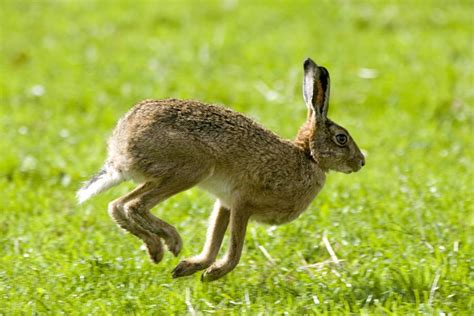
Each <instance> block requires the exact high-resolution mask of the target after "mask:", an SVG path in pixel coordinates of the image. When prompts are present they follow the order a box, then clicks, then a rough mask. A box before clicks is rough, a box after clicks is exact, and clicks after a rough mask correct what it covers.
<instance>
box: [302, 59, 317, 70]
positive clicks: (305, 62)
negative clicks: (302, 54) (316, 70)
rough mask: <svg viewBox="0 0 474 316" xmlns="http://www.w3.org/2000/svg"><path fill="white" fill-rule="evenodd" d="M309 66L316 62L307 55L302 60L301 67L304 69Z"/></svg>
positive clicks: (314, 64)
mask: <svg viewBox="0 0 474 316" xmlns="http://www.w3.org/2000/svg"><path fill="white" fill-rule="evenodd" d="M311 66H312V67H314V66H316V63H315V62H314V61H313V60H312V59H311V58H309V57H308V58H306V59H305V60H304V64H303V67H304V69H308V68H309V67H311Z"/></svg>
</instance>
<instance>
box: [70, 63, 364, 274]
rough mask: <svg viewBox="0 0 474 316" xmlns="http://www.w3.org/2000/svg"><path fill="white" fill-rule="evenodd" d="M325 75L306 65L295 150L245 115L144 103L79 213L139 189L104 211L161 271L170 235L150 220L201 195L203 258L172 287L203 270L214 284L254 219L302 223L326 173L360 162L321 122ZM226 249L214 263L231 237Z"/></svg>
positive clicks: (186, 265)
mask: <svg viewBox="0 0 474 316" xmlns="http://www.w3.org/2000/svg"><path fill="white" fill-rule="evenodd" d="M329 87H330V83H329V73H328V71H327V70H326V69H325V68H324V67H320V66H318V65H317V64H316V63H315V62H314V61H312V60H311V59H309V58H308V59H306V60H305V62H304V81H303V95H304V100H305V102H306V106H307V108H308V115H307V120H306V122H305V123H304V124H303V126H302V127H301V128H300V130H299V132H298V134H297V136H296V139H295V140H294V141H289V140H284V139H282V138H280V137H278V136H277V135H275V134H274V133H272V132H271V131H269V130H267V129H265V128H264V127H262V126H260V125H259V124H257V123H256V122H254V121H253V120H251V119H249V118H247V117H245V116H244V115H242V114H239V113H237V112H234V111H232V110H229V109H226V108H224V107H221V106H216V105H209V104H205V103H201V102H198V101H188V100H177V99H166V100H145V101H143V102H140V103H138V104H137V105H135V106H134V107H133V108H132V109H131V110H130V111H129V112H128V113H127V114H126V115H125V116H124V117H123V118H122V119H120V121H119V122H118V124H117V127H116V128H115V130H114V132H113V134H112V136H111V138H110V140H109V143H108V159H107V160H106V162H105V165H104V167H103V169H102V170H101V171H99V173H98V174H97V175H95V176H94V177H93V178H92V179H91V180H90V181H88V182H87V183H86V184H85V185H84V187H83V188H81V189H80V190H79V191H78V193H77V197H78V199H79V202H80V203H82V202H84V201H85V200H87V199H89V198H90V197H91V196H93V195H95V194H98V193H100V192H102V191H105V190H107V189H109V188H110V187H112V186H115V185H117V184H119V183H121V182H123V181H126V180H134V181H135V182H137V183H140V185H139V186H138V187H137V188H136V189H135V190H133V191H132V192H130V193H128V194H126V195H124V196H122V197H120V198H119V199H117V200H115V201H113V202H111V203H110V204H109V214H110V216H111V217H112V218H113V219H114V220H115V221H116V222H117V224H118V225H119V226H120V227H122V228H123V229H125V230H127V231H129V232H130V233H132V234H133V235H135V236H137V237H138V238H140V239H142V240H143V242H144V243H145V245H146V248H147V251H148V254H149V256H150V258H151V260H152V261H153V262H155V263H158V262H159V261H160V260H161V259H162V257H163V254H164V250H163V249H164V248H163V243H162V242H164V243H165V244H166V246H167V248H168V249H169V250H170V251H171V252H172V253H173V254H174V255H175V256H177V255H178V254H179V252H180V250H181V246H182V240H181V237H180V235H179V234H178V232H177V231H176V229H175V228H174V227H173V226H172V225H170V224H168V223H167V222H165V221H163V220H161V219H159V218H157V217H155V216H154V215H152V214H151V213H150V210H151V209H152V208H153V207H154V206H155V205H157V204H158V203H160V202H162V201H164V200H165V199H167V198H169V197H170V196H172V195H175V194H177V193H179V192H182V191H184V190H187V189H189V188H191V187H194V186H198V187H200V188H202V189H204V190H206V191H208V192H210V193H211V194H213V195H214V196H215V197H216V198H217V200H216V202H215V205H214V210H213V212H212V215H211V217H210V223H209V227H208V232H207V237H206V242H205V245H204V248H203V250H202V252H201V253H200V254H199V255H197V256H194V257H191V258H188V259H185V260H183V261H181V262H180V263H179V264H178V265H177V266H176V268H175V269H174V270H173V272H172V276H173V277H174V278H177V277H182V276H187V275H191V274H193V273H195V272H196V271H199V270H204V269H205V271H204V273H203V274H202V276H201V280H202V281H212V280H216V279H218V278H220V277H222V276H224V275H225V274H227V273H229V272H230V271H232V270H233V269H234V268H235V266H236V265H237V264H238V262H239V260H240V256H241V253H242V248H243V244H244V239H245V231H246V228H247V224H248V222H249V220H250V219H252V220H256V221H259V222H263V223H269V224H283V223H286V222H289V221H291V220H293V219H295V218H296V217H298V215H300V214H301V213H302V212H303V211H304V210H305V209H306V208H307V207H308V205H309V204H310V203H311V201H312V200H313V199H314V198H315V196H316V195H317V194H318V193H319V191H320V190H321V188H322V187H323V185H324V182H325V178H326V173H327V172H328V171H329V170H335V171H341V172H345V173H350V172H355V171H358V170H359V169H360V168H361V167H362V166H364V164H365V159H364V156H363V154H362V153H361V151H360V150H359V148H358V147H357V145H356V143H355V142H354V140H353V139H352V138H351V136H350V135H349V133H348V132H347V130H345V129H344V128H343V127H341V126H339V125H337V124H336V123H334V122H332V121H331V120H330V119H329V118H328V117H327V112H328V105H329ZM228 226H230V239H229V247H228V250H227V253H226V254H225V256H224V257H223V258H222V259H220V260H216V257H217V255H218V252H219V248H220V247H221V243H222V240H223V237H224V234H225V232H226V230H227V227H228Z"/></svg>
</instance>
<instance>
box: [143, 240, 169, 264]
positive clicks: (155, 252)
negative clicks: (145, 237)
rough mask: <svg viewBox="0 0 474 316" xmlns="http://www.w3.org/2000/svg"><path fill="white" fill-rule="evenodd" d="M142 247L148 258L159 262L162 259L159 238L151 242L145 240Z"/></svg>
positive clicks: (162, 250)
mask: <svg viewBox="0 0 474 316" xmlns="http://www.w3.org/2000/svg"><path fill="white" fill-rule="evenodd" d="M142 248H145V249H146V251H147V253H148V256H149V257H150V260H151V261H152V262H153V263H159V262H160V261H161V259H163V254H164V249H163V245H162V244H161V241H160V240H159V239H158V240H157V241H153V242H151V241H147V242H146V243H145V245H143V246H142Z"/></svg>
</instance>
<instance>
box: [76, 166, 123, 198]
mask: <svg viewBox="0 0 474 316" xmlns="http://www.w3.org/2000/svg"><path fill="white" fill-rule="evenodd" d="M125 180H126V178H125V176H124V175H123V173H121V172H120V171H119V170H117V169H116V168H114V167H113V166H111V165H110V164H105V166H104V167H103V168H102V169H101V170H100V171H99V172H98V173H97V174H95V175H94V176H93V177H92V179H90V180H89V181H87V182H86V183H84V186H83V187H82V188H80V189H79V191H77V193H76V197H77V200H78V201H79V204H81V203H83V202H84V201H86V200H88V199H90V198H91V197H93V196H94V195H97V194H99V193H101V192H104V191H105V190H108V189H110V188H111V187H113V186H116V185H117V184H119V183H121V182H123V181H125Z"/></svg>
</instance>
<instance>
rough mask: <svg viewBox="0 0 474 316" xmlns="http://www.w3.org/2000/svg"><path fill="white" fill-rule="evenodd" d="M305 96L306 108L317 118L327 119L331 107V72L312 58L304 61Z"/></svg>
mask: <svg viewBox="0 0 474 316" xmlns="http://www.w3.org/2000/svg"><path fill="white" fill-rule="evenodd" d="M303 67H304V80H303V96H304V101H305V102H306V106H307V107H308V108H309V109H310V110H312V111H314V113H315V114H316V117H320V118H326V117H327V114H328V107H329V87H330V83H329V72H328V71H327V70H326V68H324V67H320V66H318V65H316V63H315V62H314V61H312V60H311V58H308V59H306V60H305V61H304V65H303Z"/></svg>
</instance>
